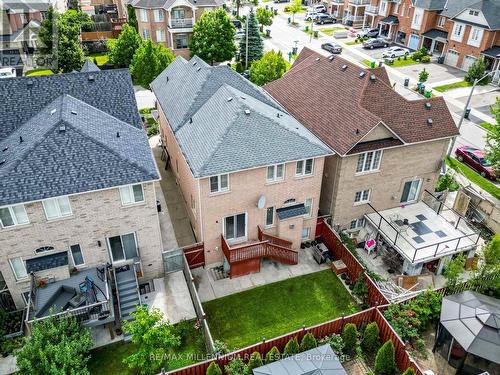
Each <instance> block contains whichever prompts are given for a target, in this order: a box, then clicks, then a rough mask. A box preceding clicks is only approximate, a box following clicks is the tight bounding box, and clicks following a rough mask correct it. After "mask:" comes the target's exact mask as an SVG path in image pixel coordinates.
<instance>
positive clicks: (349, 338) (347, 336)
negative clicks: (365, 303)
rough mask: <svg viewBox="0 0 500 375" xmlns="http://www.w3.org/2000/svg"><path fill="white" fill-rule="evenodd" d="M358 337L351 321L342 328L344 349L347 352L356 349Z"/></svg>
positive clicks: (350, 352)
mask: <svg viewBox="0 0 500 375" xmlns="http://www.w3.org/2000/svg"><path fill="white" fill-rule="evenodd" d="M357 339H358V329H357V328H356V325H355V324H353V323H347V324H346V325H345V326H344V329H343V330H342V340H343V341H344V348H345V351H346V352H347V353H349V354H352V353H354V351H355V350H356V345H357Z"/></svg>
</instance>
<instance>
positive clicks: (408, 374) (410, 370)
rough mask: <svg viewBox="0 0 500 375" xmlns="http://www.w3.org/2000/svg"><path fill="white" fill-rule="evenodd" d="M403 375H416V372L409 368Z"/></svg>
mask: <svg viewBox="0 0 500 375" xmlns="http://www.w3.org/2000/svg"><path fill="white" fill-rule="evenodd" d="M403 375H415V370H414V369H412V368H411V367H408V368H407V369H406V371H405V372H403Z"/></svg>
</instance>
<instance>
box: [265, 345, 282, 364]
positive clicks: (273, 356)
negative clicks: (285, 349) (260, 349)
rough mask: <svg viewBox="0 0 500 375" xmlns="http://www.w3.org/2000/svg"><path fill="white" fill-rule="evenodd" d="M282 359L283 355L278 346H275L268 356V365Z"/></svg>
mask: <svg viewBox="0 0 500 375" xmlns="http://www.w3.org/2000/svg"><path fill="white" fill-rule="evenodd" d="M280 359H281V354H280V351H279V349H278V348H277V347H276V346H273V347H272V348H271V350H269V351H268V352H267V354H266V365H267V364H269V363H271V362H274V361H278V360H280Z"/></svg>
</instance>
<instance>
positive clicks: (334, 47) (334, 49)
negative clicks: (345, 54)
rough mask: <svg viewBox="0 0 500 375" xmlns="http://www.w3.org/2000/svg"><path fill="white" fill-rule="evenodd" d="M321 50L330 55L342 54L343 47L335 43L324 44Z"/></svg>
mask: <svg viewBox="0 0 500 375" xmlns="http://www.w3.org/2000/svg"><path fill="white" fill-rule="evenodd" d="M321 48H322V49H324V50H325V51H328V52H330V53H342V46H341V45H340V44H337V43H333V42H328V43H323V44H322V45H321Z"/></svg>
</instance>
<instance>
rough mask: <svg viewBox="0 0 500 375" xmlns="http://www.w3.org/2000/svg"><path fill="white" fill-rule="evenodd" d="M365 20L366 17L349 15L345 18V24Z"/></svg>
mask: <svg viewBox="0 0 500 375" xmlns="http://www.w3.org/2000/svg"><path fill="white" fill-rule="evenodd" d="M364 18H365V17H364V16H351V15H349V16H345V17H344V23H345V22H346V21H352V22H363V19H364Z"/></svg>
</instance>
